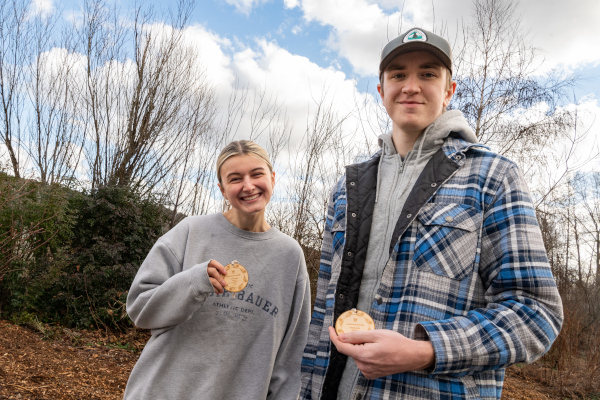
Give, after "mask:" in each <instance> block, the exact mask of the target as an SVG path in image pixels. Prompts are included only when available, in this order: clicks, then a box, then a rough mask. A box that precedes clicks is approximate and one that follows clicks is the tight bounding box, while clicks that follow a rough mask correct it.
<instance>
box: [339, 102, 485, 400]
mask: <svg viewBox="0 0 600 400" xmlns="http://www.w3.org/2000/svg"><path fill="white" fill-rule="evenodd" d="M450 132H453V133H454V134H456V135H459V136H460V137H461V138H462V139H464V140H466V141H468V142H472V143H476V142H477V137H476V136H475V134H474V133H473V130H472V129H471V128H470V127H469V124H468V123H467V121H466V120H465V119H464V117H463V115H462V113H461V112H460V111H458V110H453V111H447V112H445V113H443V114H442V115H440V116H439V117H438V118H437V119H436V120H435V121H434V122H433V123H432V124H431V125H429V126H428V127H427V128H426V129H425V130H424V131H423V133H422V134H421V135H420V136H419V137H418V138H417V141H416V142H415V144H414V147H413V150H412V151H410V152H408V154H407V155H406V158H405V159H404V160H403V159H402V157H401V156H400V155H399V154H398V153H397V152H396V148H395V147H394V143H393V141H392V135H391V134H389V133H388V134H383V135H381V136H379V146H380V147H381V153H382V154H381V158H380V160H379V172H378V174H377V195H376V196H377V200H376V202H375V208H374V210H373V221H372V223H371V234H370V236H369V247H368V248H367V258H366V260H365V267H364V270H363V277H362V280H361V285H360V291H359V294H358V304H357V306H356V308H357V309H358V310H362V311H365V312H369V310H370V309H371V304H373V301H375V300H376V299H375V294H376V293H377V289H378V287H379V283H380V281H381V275H382V273H383V269H384V267H385V265H386V263H387V262H388V259H389V254H388V249H389V243H390V241H391V240H392V234H393V232H394V227H395V226H396V221H397V220H398V218H399V217H400V213H401V212H402V207H404V203H405V202H406V198H407V197H408V194H409V193H410V191H411V190H412V187H413V186H414V184H415V182H416V181H417V178H418V177H419V175H420V174H421V171H423V168H424V167H425V165H426V164H427V162H429V159H430V158H431V157H432V156H433V155H434V154H435V152H436V151H438V150H439V149H440V148H441V147H442V145H443V144H444V141H445V139H446V137H447V136H448V135H449V134H450ZM359 372H360V371H359V370H358V368H357V366H356V363H355V362H354V360H353V359H352V358H350V357H349V358H348V361H347V362H346V367H345V369H344V373H343V375H342V380H341V382H340V386H339V391H338V397H337V398H338V400H350V398H351V394H352V389H353V388H354V385H355V383H356V380H357V379H358V374H359Z"/></svg>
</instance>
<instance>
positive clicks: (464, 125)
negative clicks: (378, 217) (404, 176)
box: [375, 110, 478, 201]
mask: <svg viewBox="0 0 600 400" xmlns="http://www.w3.org/2000/svg"><path fill="white" fill-rule="evenodd" d="M450 133H452V134H453V136H454V137H458V138H460V139H463V140H465V141H467V142H469V143H478V142H477V136H475V133H474V132H473V130H472V129H471V127H470V126H469V124H468V122H467V120H466V119H465V118H464V116H463V114H462V112H461V111H460V110H451V111H446V112H444V113H442V115H440V116H439V117H438V118H437V119H436V120H435V121H433V122H432V123H431V125H429V126H428V127H427V128H425V130H424V131H423V133H421V135H420V136H419V137H418V138H417V141H416V142H415V144H414V146H413V149H412V150H411V151H410V152H409V153H408V154H407V155H406V158H405V162H411V163H414V164H417V163H419V160H420V159H421V158H423V157H430V156H431V155H433V153H435V152H436V151H437V150H438V149H439V148H441V147H442V145H443V144H444V141H445V140H446V138H447V137H448V135H450ZM378 143H379V147H381V153H382V154H381V159H380V161H379V167H378V168H379V169H378V171H377V172H378V173H377V193H379V186H380V176H381V174H380V169H381V160H383V156H384V155H392V154H397V152H396V147H395V146H394V142H393V140H392V134H391V132H390V133H384V134H382V135H380V136H379V140H378ZM415 149H416V150H417V151H416V154H415ZM412 171H414V168H413V169H412ZM410 179H411V177H409V180H410ZM377 197H378V196H377ZM375 201H377V199H376V200H375Z"/></svg>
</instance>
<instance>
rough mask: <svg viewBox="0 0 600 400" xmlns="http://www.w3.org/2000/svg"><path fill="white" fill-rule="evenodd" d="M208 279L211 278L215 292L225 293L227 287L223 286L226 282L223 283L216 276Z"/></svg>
mask: <svg viewBox="0 0 600 400" xmlns="http://www.w3.org/2000/svg"><path fill="white" fill-rule="evenodd" d="M208 279H209V280H210V283H211V284H212V285H213V289H215V293H217V294H223V293H224V292H225V289H224V288H223V287H224V286H225V285H224V284H221V283H220V282H219V281H218V280H216V279H215V278H208Z"/></svg>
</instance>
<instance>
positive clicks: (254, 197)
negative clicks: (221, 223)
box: [219, 154, 275, 214]
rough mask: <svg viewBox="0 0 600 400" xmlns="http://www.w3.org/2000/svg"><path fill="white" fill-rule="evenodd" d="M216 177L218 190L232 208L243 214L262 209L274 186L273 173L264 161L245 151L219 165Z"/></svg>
mask: <svg viewBox="0 0 600 400" xmlns="http://www.w3.org/2000/svg"><path fill="white" fill-rule="evenodd" d="M220 176H221V179H220V181H221V183H220V184H219V188H220V189H221V193H223V197H225V199H227V200H228V201H229V203H230V204H231V206H232V207H233V208H235V209H236V210H238V211H240V212H242V213H246V214H255V213H258V212H264V210H265V207H266V206H267V204H268V203H269V200H271V195H272V194H273V186H274V185H275V172H271V171H270V170H269V166H268V165H267V163H265V162H264V161H262V160H259V159H258V158H256V157H254V156H252V155H249V154H243V155H237V156H233V157H230V158H228V159H227V160H226V161H225V162H224V163H223V165H222V166H221V169H220Z"/></svg>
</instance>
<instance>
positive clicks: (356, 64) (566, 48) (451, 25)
mask: <svg viewBox="0 0 600 400" xmlns="http://www.w3.org/2000/svg"><path fill="white" fill-rule="evenodd" d="M582 3H583V4H582ZM582 3H578V5H577V7H565V5H564V2H559V1H556V0H552V1H542V0H535V1H527V2H520V3H518V5H517V7H518V8H517V10H518V13H517V14H518V15H517V17H520V18H521V20H522V25H523V27H524V28H525V29H529V32H530V33H531V35H532V36H531V37H532V41H531V44H532V45H534V46H536V47H538V48H540V49H541V50H542V53H543V56H545V63H544V71H545V70H548V69H550V68H553V67H556V66H564V67H567V68H576V67H577V66H581V65H585V64H597V63H598V62H600V40H597V38H598V35H597V33H596V30H597V24H598V15H600V2H598V1H596V0H585V1H583V2H582ZM301 8H302V11H303V12H304V18H305V19H306V20H307V21H316V22H318V23H320V24H322V25H325V26H330V27H331V29H332V30H331V34H330V36H329V38H328V41H327V42H326V43H327V45H328V47H329V50H331V51H334V52H336V53H337V54H338V55H339V56H340V57H342V58H345V59H347V60H348V61H349V62H350V64H351V65H352V67H353V69H354V71H355V72H357V73H359V74H361V75H364V76H369V75H371V76H372V75H376V74H377V66H378V61H379V55H380V52H381V49H382V48H383V46H384V45H385V44H386V43H387V42H388V41H389V40H391V39H393V38H394V37H396V36H397V35H398V34H399V33H401V32H402V31H405V30H407V29H409V28H411V27H413V26H418V27H421V28H424V29H428V30H433V31H436V32H443V34H444V36H446V37H447V38H449V40H450V42H451V43H452V42H453V41H454V40H455V38H456V35H457V30H458V31H459V30H460V29H457V28H459V27H460V26H461V25H462V24H463V23H464V24H469V23H470V22H471V20H472V14H473V8H474V6H473V1H471V0H457V1H452V2H448V1H443V0H435V1H433V2H423V1H420V0H406V1H404V2H402V3H400V2H398V1H396V0H303V1H302V2H301ZM340 10H343V12H340ZM507 40H510V38H507Z"/></svg>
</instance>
